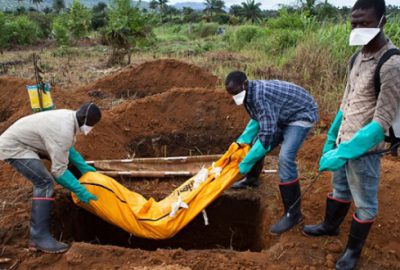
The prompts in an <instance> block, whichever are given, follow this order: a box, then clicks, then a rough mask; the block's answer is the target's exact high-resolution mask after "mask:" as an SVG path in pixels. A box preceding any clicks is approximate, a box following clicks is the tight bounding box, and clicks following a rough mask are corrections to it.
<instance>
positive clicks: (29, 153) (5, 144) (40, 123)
mask: <svg viewBox="0 0 400 270" xmlns="http://www.w3.org/2000/svg"><path fill="white" fill-rule="evenodd" d="M78 131H79V125H78V121H77V119H76V112H75V111H72V110H53V111H46V112H40V113H36V114H33V115H29V116H25V117H23V118H21V119H19V120H18V121H16V122H15V123H14V124H13V125H11V126H10V127H9V128H8V129H7V130H6V131H5V132H4V133H3V134H1V136H0V160H6V159H39V155H38V153H42V154H47V155H48V156H49V157H50V159H51V174H52V175H53V176H54V177H55V178H58V177H60V176H61V175H62V174H63V173H64V172H65V170H66V169H67V167H68V155H69V149H70V148H71V147H72V146H73V145H74V143H75V136H76V134H77V132H78Z"/></svg>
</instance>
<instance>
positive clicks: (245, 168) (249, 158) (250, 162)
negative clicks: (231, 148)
mask: <svg viewBox="0 0 400 270" xmlns="http://www.w3.org/2000/svg"><path fill="white" fill-rule="evenodd" d="M270 149H271V147H270V146H268V148H267V149H265V148H264V146H263V145H262V143H261V141H260V140H259V139H258V140H257V141H256V143H255V144H254V145H253V146H252V147H251V149H250V151H249V152H248V153H247V155H246V157H245V158H244V159H243V160H242V162H240V164H239V172H240V173H241V174H247V173H249V172H250V170H251V168H253V166H254V164H256V162H257V161H259V160H260V159H261V158H263V157H264V156H265V155H266V154H267V153H268V152H269V150H270Z"/></svg>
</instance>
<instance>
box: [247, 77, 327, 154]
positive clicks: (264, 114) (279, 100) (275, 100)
mask: <svg viewBox="0 0 400 270" xmlns="http://www.w3.org/2000/svg"><path fill="white" fill-rule="evenodd" d="M245 107H246V109H247V112H248V113H249V115H250V117H251V118H252V119H254V120H256V121H258V122H259V124H260V130H259V132H258V139H260V141H261V143H262V144H263V145H264V146H265V147H268V146H270V145H271V143H272V141H273V138H274V134H275V133H276V132H277V130H278V127H282V126H286V125H289V124H291V123H294V122H297V121H304V122H309V123H315V122H317V121H318V120H319V116H318V108H317V104H316V103H315V101H314V98H313V97H312V96H311V95H310V94H309V93H308V92H307V91H306V90H305V89H303V88H302V87H300V86H297V85H295V84H292V83H289V82H284V81H278V80H268V81H249V87H248V90H247V91H246V99H245Z"/></svg>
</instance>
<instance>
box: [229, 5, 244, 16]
mask: <svg viewBox="0 0 400 270" xmlns="http://www.w3.org/2000/svg"><path fill="white" fill-rule="evenodd" d="M229 14H231V15H233V16H236V17H240V16H241V15H242V6H240V5H232V6H231V8H230V9H229Z"/></svg>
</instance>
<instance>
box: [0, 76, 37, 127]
mask: <svg viewBox="0 0 400 270" xmlns="http://www.w3.org/2000/svg"><path fill="white" fill-rule="evenodd" d="M27 84H30V82H29V81H26V80H21V79H17V78H13V77H0V132H3V131H4V130H5V129H6V128H7V127H8V126H9V125H10V124H11V123H12V122H14V121H16V120H17V119H19V118H21V117H22V116H24V115H27V114H29V113H30V112H31V108H30V104H29V97H28V93H27V91H26V90H25V89H26V88H25V86H26V85H27Z"/></svg>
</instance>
